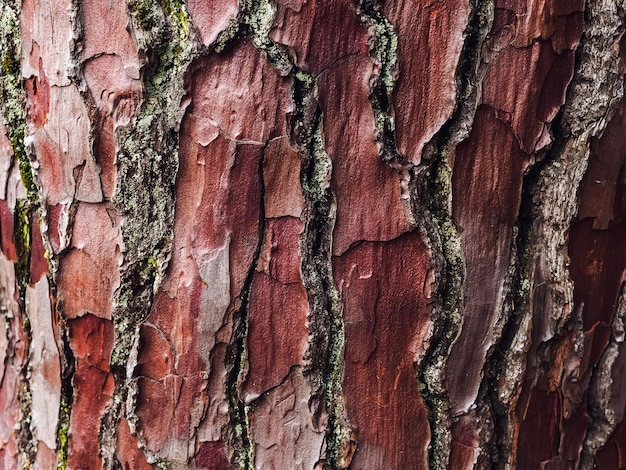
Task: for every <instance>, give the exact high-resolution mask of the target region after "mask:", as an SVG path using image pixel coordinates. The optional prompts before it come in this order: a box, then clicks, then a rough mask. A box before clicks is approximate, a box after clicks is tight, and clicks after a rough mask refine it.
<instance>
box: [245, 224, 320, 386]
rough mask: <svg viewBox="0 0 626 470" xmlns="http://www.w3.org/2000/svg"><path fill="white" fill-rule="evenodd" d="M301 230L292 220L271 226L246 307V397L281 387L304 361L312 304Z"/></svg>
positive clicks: (268, 225) (267, 231) (267, 232)
mask: <svg viewBox="0 0 626 470" xmlns="http://www.w3.org/2000/svg"><path fill="white" fill-rule="evenodd" d="M302 228H303V227H302V222H300V220H299V219H295V218H293V217H284V218H281V219H270V220H268V222H267V229H266V235H265V236H266V239H265V243H264V248H263V252H262V255H261V260H260V263H259V266H258V267H257V272H255V273H254V279H253V281H252V289H251V293H250V304H249V308H248V320H249V333H248V351H249V352H248V361H249V371H248V376H247V379H246V383H245V386H244V394H245V395H246V396H247V397H248V396H250V395H251V396H252V397H256V396H258V395H260V394H261V393H263V392H264V391H266V390H269V389H270V388H272V387H275V386H276V385H279V384H280V383H281V382H282V381H283V379H284V378H285V377H286V376H287V374H288V373H289V371H290V369H291V367H292V366H294V365H298V364H301V362H302V356H303V354H304V351H305V349H306V345H307V340H308V332H307V328H306V319H307V311H308V301H307V296H306V291H305V289H304V286H303V284H302V279H301V276H300V257H299V255H298V240H299V237H300V232H301V231H302Z"/></svg>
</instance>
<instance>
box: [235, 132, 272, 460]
mask: <svg viewBox="0 0 626 470" xmlns="http://www.w3.org/2000/svg"><path fill="white" fill-rule="evenodd" d="M266 147H267V144H266V145H265V146H264V148H263V150H262V151H261V155H260V157H259V163H258V174H259V182H260V185H259V186H260V190H261V193H260V195H259V221H258V235H259V237H258V243H257V246H256V249H255V251H254V255H253V257H252V263H251V264H250V268H249V269H248V274H247V275H246V279H245V281H244V285H243V287H242V290H241V294H240V296H239V298H240V300H241V304H240V306H239V309H238V310H237V311H236V312H235V314H234V318H233V322H234V328H233V338H234V339H233V340H232V341H231V342H230V344H229V345H228V349H227V353H226V357H227V358H229V361H230V362H231V366H230V369H229V371H228V376H227V379H226V383H227V385H226V388H227V394H228V400H229V406H230V415H231V422H232V423H235V424H234V426H231V429H230V431H231V433H232V437H231V440H230V443H231V446H232V447H233V448H234V449H235V452H236V456H235V462H236V463H237V465H239V468H241V469H244V470H252V469H254V468H255V467H254V445H253V443H252V439H251V437H250V419H249V416H248V415H249V409H250V407H249V406H248V405H246V403H245V401H244V400H243V399H242V397H241V393H240V391H241V386H242V384H243V383H244V382H245V379H246V377H245V375H246V372H247V360H248V349H247V345H246V344H247V343H246V342H247V338H248V331H249V320H248V305H249V303H250V291H251V289H252V282H253V280H254V273H255V272H256V269H257V266H258V264H259V258H260V255H261V250H262V248H263V243H264V242H265V225H266V224H265V204H264V196H265V181H264V179H263V162H264V160H265V148H266Z"/></svg>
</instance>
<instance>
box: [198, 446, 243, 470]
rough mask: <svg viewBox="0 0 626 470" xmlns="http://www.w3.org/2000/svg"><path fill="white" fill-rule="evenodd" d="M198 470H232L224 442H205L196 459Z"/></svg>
mask: <svg viewBox="0 0 626 470" xmlns="http://www.w3.org/2000/svg"><path fill="white" fill-rule="evenodd" d="M195 462H196V468H197V469H198V470H231V469H232V468H234V467H233V466H232V465H231V464H230V462H229V461H228V457H227V456H226V445H225V444H224V443H223V442H203V443H202V444H201V445H200V449H199V450H198V453H197V454H196V458H195Z"/></svg>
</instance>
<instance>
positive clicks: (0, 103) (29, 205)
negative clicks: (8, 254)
mask: <svg viewBox="0 0 626 470" xmlns="http://www.w3.org/2000/svg"><path fill="white" fill-rule="evenodd" d="M20 13H21V2H20V1H10V0H9V1H5V2H2V5H0V56H1V57H0V59H1V60H0V62H1V67H2V73H0V107H1V108H2V109H1V112H2V115H1V116H0V118H1V119H2V121H3V124H5V126H6V130H7V137H8V139H9V141H10V143H11V148H12V149H13V162H12V163H11V168H13V166H14V165H15V162H16V161H17V164H18V165H19V170H20V176H21V179H22V183H23V184H24V187H25V188H26V193H27V197H26V199H18V200H17V201H16V206H15V207H14V208H13V211H14V213H13V215H14V231H15V233H14V237H15V246H16V251H17V261H16V262H15V274H16V278H17V284H18V286H17V287H18V289H19V310H20V316H19V317H18V318H15V317H13V318H11V317H10V316H9V312H4V316H5V319H4V320H5V323H6V324H7V326H8V327H9V329H8V330H7V331H11V329H12V328H10V324H11V323H12V322H17V323H18V325H19V326H18V328H20V329H23V330H24V332H25V336H26V338H27V339H28V340H29V341H28V342H29V343H30V338H31V330H30V324H29V320H28V316H27V313H26V286H27V285H28V283H29V281H30V255H31V233H32V232H31V230H33V229H37V230H38V227H37V226H35V227H33V224H32V221H33V220H37V217H36V213H37V210H38V209H39V206H40V203H39V194H38V190H37V185H36V184H35V180H34V177H33V171H32V167H31V162H30V158H29V156H28V154H27V151H26V141H25V137H26V132H27V126H26V94H25V91H24V88H23V84H22V72H21V64H20V53H21V39H20ZM8 339H9V340H10V339H11V338H8ZM15 340H16V341H17V338H15ZM26 347H27V348H28V345H27V346H26ZM29 375H30V373H29V357H28V355H27V356H26V358H25V361H24V364H21V371H20V383H19V391H18V401H19V409H20V427H19V431H18V439H17V445H18V454H19V455H18V459H19V462H20V465H24V466H28V465H31V464H32V462H33V461H34V456H35V452H36V443H35V442H34V440H33V435H32V429H31V409H32V393H31V389H30V381H29Z"/></svg>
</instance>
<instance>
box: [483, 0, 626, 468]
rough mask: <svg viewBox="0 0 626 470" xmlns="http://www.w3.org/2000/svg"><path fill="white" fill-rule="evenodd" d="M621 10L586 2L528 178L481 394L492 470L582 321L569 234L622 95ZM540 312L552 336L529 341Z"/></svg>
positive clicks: (501, 464) (507, 463)
mask: <svg viewBox="0 0 626 470" xmlns="http://www.w3.org/2000/svg"><path fill="white" fill-rule="evenodd" d="M618 13H619V14H621V13H620V12H619V8H618V7H617V5H616V4H615V3H613V2H611V3H607V2H602V4H597V3H593V2H591V3H590V2H587V5H586V8H585V17H586V24H587V27H586V29H585V31H584V33H583V36H582V38H581V42H580V45H579V46H578V49H577V51H576V64H575V69H574V76H573V78H572V81H571V82H570V84H569V86H568V90H567V94H566V100H565V104H564V105H563V106H562V107H561V110H560V111H559V114H558V115H557V116H556V118H555V119H554V121H553V125H552V134H553V144H552V147H551V149H550V150H549V151H548V153H547V155H546V156H545V157H544V159H543V160H542V161H541V162H539V163H537V164H536V165H535V166H534V167H533V168H532V169H531V170H530V171H529V172H528V174H526V175H525V177H524V182H523V192H522V199H521V204H520V211H519V216H518V235H517V237H516V241H515V242H514V243H515V247H514V248H513V251H514V255H515V257H514V259H513V260H512V263H513V266H514V267H513V269H514V274H513V276H512V280H511V289H510V291H511V299H510V302H507V304H509V303H512V305H511V307H510V308H509V311H508V312H505V318H506V320H505V321H506V323H505V325H504V329H503V332H502V336H501V340H500V341H499V342H498V343H497V344H495V345H494V347H493V348H492V349H493V351H490V354H491V357H490V359H489V362H488V364H487V367H486V369H485V370H486V374H485V377H484V379H483V383H482V384H481V395H483V394H486V395H487V398H486V400H487V402H488V406H489V407H490V410H491V413H492V417H493V419H494V436H495V438H496V439H494V441H493V443H492V448H491V454H492V455H491V458H492V467H493V468H510V467H511V466H512V465H513V464H514V461H511V458H513V459H515V455H514V453H513V452H514V449H515V448H516V442H515V439H516V438H517V436H516V433H517V430H516V428H518V423H517V417H516V405H517V400H518V398H519V396H520V393H521V392H522V386H523V385H524V386H529V387H530V386H534V385H533V384H534V382H535V381H536V380H537V377H538V376H539V375H540V374H541V371H542V367H544V366H545V364H549V363H550V361H552V359H553V357H554V351H555V349H556V347H557V346H558V345H559V343H560V342H561V341H562V340H563V339H564V338H565V337H567V336H568V335H569V334H570V328H572V326H573V325H574V328H576V326H575V324H576V323H578V322H580V318H577V315H579V314H581V313H582V306H577V307H576V308H574V297H573V284H572V281H571V279H570V276H569V270H568V265H569V257H568V254H567V249H568V248H567V239H568V236H567V233H568V231H569V228H570V225H571V222H572V219H573V217H574V216H575V214H576V211H577V204H578V198H577V190H578V188H579V185H580V182H581V180H582V177H583V175H584V173H585V172H586V169H587V162H588V158H589V141H590V138H591V137H592V136H594V135H597V134H598V133H599V132H601V131H602V129H604V127H605V126H606V123H607V118H608V115H609V110H610V109H611V107H612V106H613V104H614V103H615V101H616V100H617V99H619V98H620V97H621V95H622V77H621V74H620V72H619V58H618V57H617V56H616V55H615V54H614V53H613V48H612V46H613V43H614V42H615V40H616V39H617V38H618V37H619V35H620V34H621V29H622V26H621V19H620V17H619V14H618ZM556 181H559V182H560V183H559V184H555V182H556ZM537 271H541V272H543V273H546V274H545V277H546V279H545V280H540V281H542V284H541V285H538V284H537V281H538V280H537V279H535V278H536V276H537ZM540 288H541V289H542V293H541V294H542V296H541V298H538V296H539V294H538V292H539V289H540ZM535 297H537V298H535ZM536 315H539V316H541V322H542V323H545V324H547V325H549V328H550V329H551V331H553V333H552V336H551V337H550V338H548V339H547V340H543V341H542V342H541V343H539V344H531V340H532V338H531V332H532V330H533V322H534V321H536V320H535V318H534V317H535V316H536ZM579 334H580V333H579ZM579 353H580V352H579ZM524 382H526V384H524ZM592 426H593V424H592ZM581 468H584V467H581Z"/></svg>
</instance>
